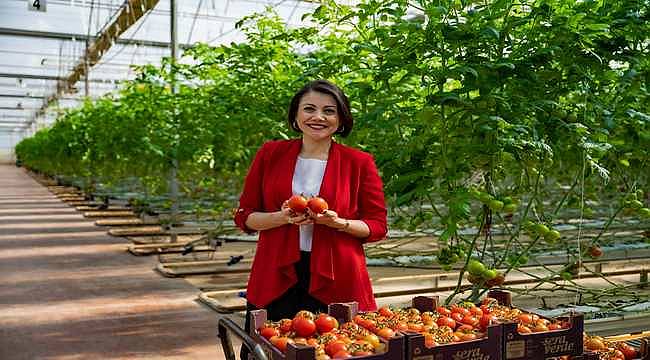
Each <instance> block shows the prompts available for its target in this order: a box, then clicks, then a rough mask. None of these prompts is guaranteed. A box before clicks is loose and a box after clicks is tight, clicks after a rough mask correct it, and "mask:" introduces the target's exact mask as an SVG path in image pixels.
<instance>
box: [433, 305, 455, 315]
mask: <svg viewBox="0 0 650 360" xmlns="http://www.w3.org/2000/svg"><path fill="white" fill-rule="evenodd" d="M436 311H437V312H438V314H440V315H442V316H451V310H449V309H447V308H446V307H444V306H438V307H437V308H436Z"/></svg>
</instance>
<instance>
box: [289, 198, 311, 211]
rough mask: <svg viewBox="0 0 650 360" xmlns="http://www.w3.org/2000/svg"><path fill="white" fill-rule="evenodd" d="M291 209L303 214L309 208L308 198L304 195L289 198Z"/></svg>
mask: <svg viewBox="0 0 650 360" xmlns="http://www.w3.org/2000/svg"><path fill="white" fill-rule="evenodd" d="M288 205H289V209H291V210H293V212H295V213H297V214H302V213H304V212H305V210H307V199H306V198H305V197H304V196H302V195H293V196H292V197H290V198H289V200H288Z"/></svg>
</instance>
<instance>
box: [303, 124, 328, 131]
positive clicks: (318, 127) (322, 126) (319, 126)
mask: <svg viewBox="0 0 650 360" xmlns="http://www.w3.org/2000/svg"><path fill="white" fill-rule="evenodd" d="M307 126H308V127H309V128H311V129H314V130H323V129H327V125H322V124H307Z"/></svg>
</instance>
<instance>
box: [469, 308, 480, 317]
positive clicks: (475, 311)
mask: <svg viewBox="0 0 650 360" xmlns="http://www.w3.org/2000/svg"><path fill="white" fill-rule="evenodd" d="M469 312H470V313H471V314H472V315H474V316H476V317H477V318H480V317H481V316H483V310H481V308H480V307H477V306H472V307H471V308H469Z"/></svg>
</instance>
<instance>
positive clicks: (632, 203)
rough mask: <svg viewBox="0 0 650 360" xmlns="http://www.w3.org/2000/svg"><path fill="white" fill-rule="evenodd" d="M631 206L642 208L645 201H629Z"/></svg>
mask: <svg viewBox="0 0 650 360" xmlns="http://www.w3.org/2000/svg"><path fill="white" fill-rule="evenodd" d="M629 207H631V208H632V209H641V208H642V207H643V203H642V202H641V201H639V200H631V201H630V202H629Z"/></svg>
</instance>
